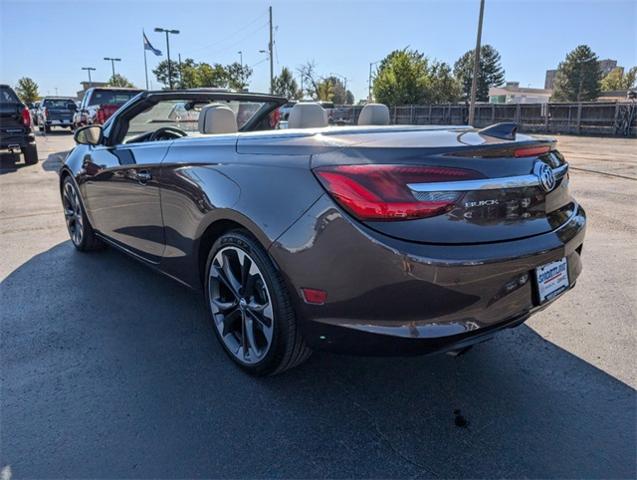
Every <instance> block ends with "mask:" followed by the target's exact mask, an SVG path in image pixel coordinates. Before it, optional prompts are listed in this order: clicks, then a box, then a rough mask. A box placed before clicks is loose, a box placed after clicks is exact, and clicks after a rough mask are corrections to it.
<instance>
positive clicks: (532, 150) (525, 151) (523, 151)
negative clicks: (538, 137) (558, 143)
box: [513, 145, 551, 157]
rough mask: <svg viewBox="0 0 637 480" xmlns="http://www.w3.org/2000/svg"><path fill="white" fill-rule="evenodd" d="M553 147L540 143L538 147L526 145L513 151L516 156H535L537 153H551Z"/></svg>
mask: <svg viewBox="0 0 637 480" xmlns="http://www.w3.org/2000/svg"><path fill="white" fill-rule="evenodd" d="M550 150H551V147H550V146H548V145H540V146H537V147H525V148H518V149H517V150H515V151H514V152H513V155H515V156H516V157H535V156H537V155H544V154H545V153H549V151H550Z"/></svg>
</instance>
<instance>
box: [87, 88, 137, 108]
mask: <svg viewBox="0 0 637 480" xmlns="http://www.w3.org/2000/svg"><path fill="white" fill-rule="evenodd" d="M139 92H140V91H139V90H95V91H94V92H93V95H91V98H89V101H88V104H89V105H124V104H125V103H126V102H128V101H129V100H130V99H131V98H133V97H134V96H135V95H137V94H138V93H139Z"/></svg>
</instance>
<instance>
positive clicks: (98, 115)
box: [95, 108, 106, 124]
mask: <svg viewBox="0 0 637 480" xmlns="http://www.w3.org/2000/svg"><path fill="white" fill-rule="evenodd" d="M95 121H96V123H99V124H103V123H104V122H105V121H106V114H105V112H104V110H103V109H102V108H98V109H97V112H95Z"/></svg>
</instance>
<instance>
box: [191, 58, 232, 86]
mask: <svg viewBox="0 0 637 480" xmlns="http://www.w3.org/2000/svg"><path fill="white" fill-rule="evenodd" d="M197 74H198V81H199V84H198V85H197V87H215V88H226V87H227V86H228V72H226V69H225V68H224V67H223V65H221V64H219V63H215V64H214V65H210V64H209V63H200V64H199V65H198V66H197Z"/></svg>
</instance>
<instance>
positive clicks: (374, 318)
mask: <svg viewBox="0 0 637 480" xmlns="http://www.w3.org/2000/svg"><path fill="white" fill-rule="evenodd" d="M585 227H586V216H585V212H584V210H583V209H582V208H581V207H579V206H576V208H575V210H574V212H573V215H572V216H571V217H570V219H569V220H568V221H567V222H566V223H565V224H563V225H562V226H561V227H560V228H558V229H557V230H555V231H553V232H550V233H546V234H543V235H538V236H534V237H531V238H527V239H522V240H515V241H508V242H502V243H491V244H480V245H453V246H447V245H444V246H443V245H427V244H417V243H412V242H405V241H401V240H397V239H394V238H391V237H387V236H385V235H383V234H380V233H378V232H376V231H373V230H371V229H368V228H366V227H364V226H362V225H360V224H356V223H354V222H352V221H350V220H349V219H347V218H345V217H344V216H343V215H342V214H341V212H340V211H339V210H338V209H337V208H336V207H335V206H334V205H333V203H332V202H331V200H329V199H327V198H325V197H324V198H323V199H321V200H319V202H317V203H316V204H315V205H314V206H313V207H312V209H310V211H308V212H307V214H306V215H304V216H303V217H302V218H301V219H300V220H299V221H298V222H296V223H295V224H294V225H293V226H292V227H291V228H290V229H288V231H287V232H286V233H285V234H284V235H282V236H281V237H280V238H279V239H278V240H277V241H276V242H275V243H274V244H273V245H272V247H271V249H270V253H271V255H272V257H273V258H274V260H275V261H276V262H277V263H278V265H279V266H280V267H281V272H282V274H283V275H284V277H285V280H286V282H288V286H289V289H290V290H291V291H293V292H294V295H293V302H294V303H295V307H296V311H297V314H298V316H299V317H300V318H299V320H300V323H301V328H302V330H303V334H304V336H305V339H306V341H307V342H308V344H309V345H310V346H311V347H313V348H317V349H325V350H331V351H336V352H344V353H355V354H365V355H408V354H415V353H431V352H438V351H445V350H451V349H458V348H463V347H465V346H468V345H470V344H472V343H475V342H479V341H482V340H485V339H487V338H489V337H490V336H492V335H493V334H494V333H495V332H497V331H498V330H501V329H503V328H507V327H511V326H516V325H518V324H520V323H522V322H524V321H525V320H526V319H527V318H528V317H529V316H530V315H532V314H533V313H535V312H537V311H539V310H542V309H544V308H546V307H547V306H548V305H550V304H551V303H552V302H553V301H555V299H553V300H552V301H551V302H548V303H545V304H542V305H540V304H539V300H538V293H537V287H536V283H535V276H534V269H535V268H536V267H538V266H540V265H544V264H546V263H550V262H552V261H555V260H558V259H561V258H563V257H566V258H567V261H568V273H569V284H570V285H569V289H570V288H572V287H573V286H574V284H575V282H576V280H577V277H578V276H579V274H580V272H581V269H582V265H581V260H580V253H581V246H582V244H583V241H584V235H585ZM525 278H526V280H524V279H525ZM304 287H306V288H314V289H321V290H325V291H326V292H327V294H328V297H327V301H326V303H325V304H324V305H310V304H307V303H305V302H304V301H303V299H302V297H301V294H300V289H301V288H304ZM560 297H561V295H559V296H558V297H556V298H560Z"/></svg>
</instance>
